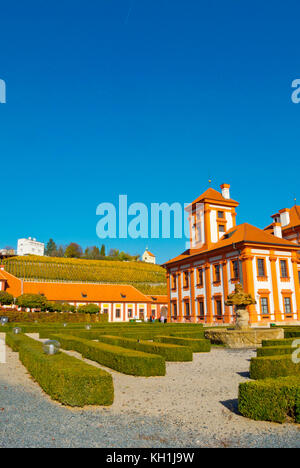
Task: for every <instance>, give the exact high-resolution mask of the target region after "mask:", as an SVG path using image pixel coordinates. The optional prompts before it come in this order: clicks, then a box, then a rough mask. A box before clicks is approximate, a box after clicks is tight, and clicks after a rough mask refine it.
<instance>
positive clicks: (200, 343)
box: [155, 336, 211, 353]
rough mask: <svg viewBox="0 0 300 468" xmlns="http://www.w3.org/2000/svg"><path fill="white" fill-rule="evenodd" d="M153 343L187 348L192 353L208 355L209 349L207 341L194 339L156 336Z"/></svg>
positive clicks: (209, 345)
mask: <svg viewBox="0 0 300 468" xmlns="http://www.w3.org/2000/svg"><path fill="white" fill-rule="evenodd" d="M155 341H158V342H160V343H171V344H176V345H179V346H188V347H189V348H191V349H192V351H193V353H208V352H209V351H210V349H211V344H210V341H209V340H201V339H195V338H177V337H175V336H156V337H155Z"/></svg>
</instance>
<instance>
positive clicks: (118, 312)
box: [116, 309, 121, 318]
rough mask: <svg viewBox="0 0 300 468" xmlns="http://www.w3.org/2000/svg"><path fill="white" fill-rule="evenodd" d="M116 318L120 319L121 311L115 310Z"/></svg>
mask: <svg viewBox="0 0 300 468" xmlns="http://www.w3.org/2000/svg"><path fill="white" fill-rule="evenodd" d="M116 318H121V309H116Z"/></svg>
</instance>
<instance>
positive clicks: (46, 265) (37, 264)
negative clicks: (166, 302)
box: [3, 255, 167, 294]
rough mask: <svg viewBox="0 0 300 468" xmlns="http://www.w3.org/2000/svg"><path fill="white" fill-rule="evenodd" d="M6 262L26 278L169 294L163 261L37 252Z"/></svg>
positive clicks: (10, 268)
mask: <svg viewBox="0 0 300 468" xmlns="http://www.w3.org/2000/svg"><path fill="white" fill-rule="evenodd" d="M3 263H4V265H5V269H6V271H8V272H9V273H11V274H12V275H14V276H17V277H18V278H22V279H24V280H39V281H53V282H56V281H66V282H71V281H73V282H87V283H112V284H113V283H119V284H131V285H133V286H135V287H136V288H137V289H139V290H140V291H141V292H143V293H144V294H167V285H166V273H165V270H164V269H163V268H162V267H160V266H159V265H151V264H148V263H143V262H119V261H106V260H81V259H71V258H57V257H39V256H34V255H30V256H26V257H13V258H9V259H6V260H4V261H3Z"/></svg>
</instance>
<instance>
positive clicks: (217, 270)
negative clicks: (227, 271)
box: [214, 265, 221, 283]
mask: <svg viewBox="0 0 300 468" xmlns="http://www.w3.org/2000/svg"><path fill="white" fill-rule="evenodd" d="M214 270H215V279H214V282H215V283H220V281H221V272H220V265H215V266H214Z"/></svg>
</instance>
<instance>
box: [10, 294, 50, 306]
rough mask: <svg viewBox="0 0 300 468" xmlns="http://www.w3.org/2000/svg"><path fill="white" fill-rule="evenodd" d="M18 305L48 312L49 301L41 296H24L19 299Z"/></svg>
mask: <svg viewBox="0 0 300 468" xmlns="http://www.w3.org/2000/svg"><path fill="white" fill-rule="evenodd" d="M16 304H17V305H18V306H20V307H23V308H29V309H41V310H46V309H47V305H48V301H47V298H46V297H45V296H42V295H41V294H22V295H21V296H19V297H18V298H17V300H16Z"/></svg>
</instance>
